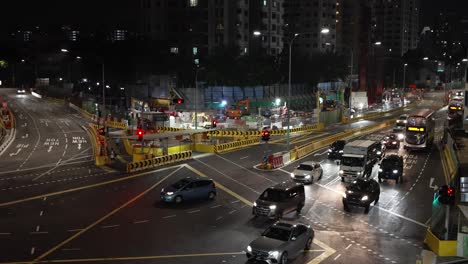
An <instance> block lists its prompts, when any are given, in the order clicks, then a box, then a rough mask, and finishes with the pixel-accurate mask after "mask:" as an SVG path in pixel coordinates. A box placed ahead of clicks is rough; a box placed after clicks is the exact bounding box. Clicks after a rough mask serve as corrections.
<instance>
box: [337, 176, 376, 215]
mask: <svg viewBox="0 0 468 264" xmlns="http://www.w3.org/2000/svg"><path fill="white" fill-rule="evenodd" d="M379 197H380V185H379V183H377V182H376V181H375V180H373V179H364V178H358V179H356V180H355V181H353V182H352V183H351V184H350V185H349V186H348V187H346V192H345V193H344V194H343V206H344V210H345V211H349V210H350V207H349V206H350V205H354V206H359V207H364V208H365V213H368V212H369V208H370V205H371V203H372V202H374V205H375V204H377V202H378V201H379Z"/></svg>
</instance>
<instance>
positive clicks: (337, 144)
mask: <svg viewBox="0 0 468 264" xmlns="http://www.w3.org/2000/svg"><path fill="white" fill-rule="evenodd" d="M344 145H345V142H344V141H341V140H340V141H335V142H334V143H333V144H332V148H335V149H343V147H344Z"/></svg>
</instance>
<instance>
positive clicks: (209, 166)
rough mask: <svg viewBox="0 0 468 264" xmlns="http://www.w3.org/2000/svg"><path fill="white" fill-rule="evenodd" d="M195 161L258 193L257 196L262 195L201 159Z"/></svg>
mask: <svg viewBox="0 0 468 264" xmlns="http://www.w3.org/2000/svg"><path fill="white" fill-rule="evenodd" d="M194 160H196V161H198V162H200V163H201V164H203V165H205V166H206V167H208V168H210V169H212V170H214V171H216V172H218V173H219V174H221V175H222V176H224V177H225V178H227V179H229V180H231V181H233V182H235V183H237V184H239V185H242V186H244V187H245V188H247V189H249V190H251V191H252V192H254V193H256V194H260V192H258V191H256V190H255V189H253V188H251V187H249V186H247V185H245V184H243V183H242V182H240V181H238V180H235V179H233V178H231V177H229V176H227V175H226V174H224V173H223V172H222V171H220V170H218V169H216V168H214V167H213V166H211V165H209V164H207V163H205V162H203V161H201V160H199V159H194Z"/></svg>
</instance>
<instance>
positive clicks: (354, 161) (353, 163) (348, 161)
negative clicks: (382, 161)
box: [341, 157, 364, 167]
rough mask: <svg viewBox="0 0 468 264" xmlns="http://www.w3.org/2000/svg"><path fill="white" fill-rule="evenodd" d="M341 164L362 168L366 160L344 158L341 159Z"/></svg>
mask: <svg viewBox="0 0 468 264" xmlns="http://www.w3.org/2000/svg"><path fill="white" fill-rule="evenodd" d="M341 164H342V165H344V166H351V167H361V166H362V165H363V164H364V159H363V158H355V157H343V158H342V159H341Z"/></svg>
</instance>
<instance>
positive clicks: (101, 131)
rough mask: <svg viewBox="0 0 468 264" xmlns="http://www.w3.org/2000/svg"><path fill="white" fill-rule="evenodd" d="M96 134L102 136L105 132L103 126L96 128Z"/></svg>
mask: <svg viewBox="0 0 468 264" xmlns="http://www.w3.org/2000/svg"><path fill="white" fill-rule="evenodd" d="M98 134H99V135H101V136H104V135H105V134H106V132H105V131H104V128H100V129H98Z"/></svg>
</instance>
